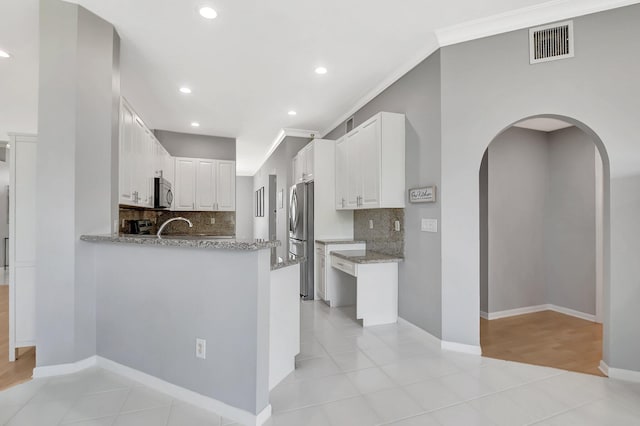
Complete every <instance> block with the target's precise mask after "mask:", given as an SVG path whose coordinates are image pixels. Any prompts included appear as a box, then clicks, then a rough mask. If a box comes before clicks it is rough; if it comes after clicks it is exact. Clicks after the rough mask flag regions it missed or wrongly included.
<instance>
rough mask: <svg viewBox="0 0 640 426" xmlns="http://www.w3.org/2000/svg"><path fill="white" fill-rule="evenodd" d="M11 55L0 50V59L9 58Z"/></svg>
mask: <svg viewBox="0 0 640 426" xmlns="http://www.w3.org/2000/svg"><path fill="white" fill-rule="evenodd" d="M10 57H11V55H9V54H8V53H7V52H5V51H4V50H0V58H10Z"/></svg>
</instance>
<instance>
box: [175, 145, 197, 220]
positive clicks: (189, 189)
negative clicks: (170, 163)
mask: <svg viewBox="0 0 640 426" xmlns="http://www.w3.org/2000/svg"><path fill="white" fill-rule="evenodd" d="M175 169H176V186H175V196H174V208H175V210H195V207H196V163H195V160H193V159H191V158H176V167H175Z"/></svg>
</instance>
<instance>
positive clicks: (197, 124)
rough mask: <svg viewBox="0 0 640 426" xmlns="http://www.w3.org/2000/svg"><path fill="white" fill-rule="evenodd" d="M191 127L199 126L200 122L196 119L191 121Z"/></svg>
mask: <svg viewBox="0 0 640 426" xmlns="http://www.w3.org/2000/svg"><path fill="white" fill-rule="evenodd" d="M191 127H200V123H198V122H197V121H193V122H191Z"/></svg>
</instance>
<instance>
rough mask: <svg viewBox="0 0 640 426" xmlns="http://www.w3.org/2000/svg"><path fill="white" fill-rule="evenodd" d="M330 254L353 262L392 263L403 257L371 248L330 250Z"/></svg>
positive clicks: (402, 259) (401, 259)
mask: <svg viewBox="0 0 640 426" xmlns="http://www.w3.org/2000/svg"><path fill="white" fill-rule="evenodd" d="M331 254H332V255H335V256H336V257H339V258H341V259H345V260H348V261H350V262H353V263H360V264H365V263H394V262H402V261H404V258H403V257H401V256H391V255H388V254H384V253H378V252H377V251H371V250H343V251H332V252H331Z"/></svg>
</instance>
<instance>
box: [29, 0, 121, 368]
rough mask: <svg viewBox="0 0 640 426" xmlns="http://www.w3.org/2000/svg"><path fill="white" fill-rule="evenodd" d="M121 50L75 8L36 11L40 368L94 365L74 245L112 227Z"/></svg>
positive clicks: (51, 0) (84, 276) (88, 299)
mask: <svg viewBox="0 0 640 426" xmlns="http://www.w3.org/2000/svg"><path fill="white" fill-rule="evenodd" d="M118 49H119V38H118V35H117V34H116V32H115V30H114V29H113V27H112V26H111V25H110V24H108V23H107V22H105V21H103V20H102V19H100V18H98V17H97V16H95V15H93V14H91V13H90V12H88V11H87V10H85V9H83V8H82V7H79V6H76V5H72V4H69V3H65V2H60V1H57V0H41V1H40V70H39V72H40V85H39V86H40V88H39V114H38V133H39V135H38V158H37V167H38V177H37V189H36V196H37V200H38V212H37V219H36V220H37V223H36V228H37V241H36V252H37V257H38V263H37V266H36V335H37V350H38V357H37V360H36V363H37V365H38V366H46V365H54V364H64V363H69V362H74V361H77V360H80V359H84V358H87V357H89V356H92V355H95V348H96V335H95V324H96V321H95V286H94V285H93V283H92V282H93V270H92V269H91V268H90V267H89V263H88V262H87V253H86V251H85V250H84V249H83V248H82V247H81V246H79V241H78V237H79V236H80V235H81V234H85V233H109V232H110V231H111V227H112V224H113V223H114V220H116V219H117V214H114V212H117V204H115V205H114V197H113V188H117V173H113V171H114V170H117V166H115V167H114V165H113V161H117V159H114V158H113V157H112V153H113V152H114V147H113V144H114V142H115V141H117V133H115V134H114V133H113V130H114V129H117V125H114V120H116V121H117V119H118V113H117V112H118V111H117V109H114V105H117V104H115V103H114V97H117V96H119V87H117V86H116V85H114V82H116V81H117V77H116V78H115V79H114V73H115V75H117V74H118V73H119V70H118V68H117V67H118V63H117V61H115V60H114V57H115V56H117V55H115V52H116V51H117V50H118ZM116 149H117V148H116Z"/></svg>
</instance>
